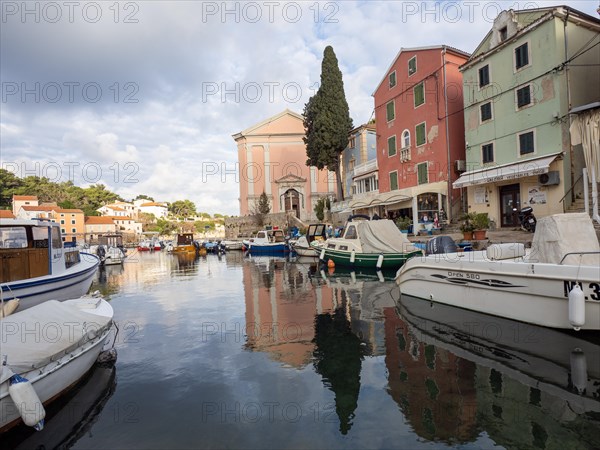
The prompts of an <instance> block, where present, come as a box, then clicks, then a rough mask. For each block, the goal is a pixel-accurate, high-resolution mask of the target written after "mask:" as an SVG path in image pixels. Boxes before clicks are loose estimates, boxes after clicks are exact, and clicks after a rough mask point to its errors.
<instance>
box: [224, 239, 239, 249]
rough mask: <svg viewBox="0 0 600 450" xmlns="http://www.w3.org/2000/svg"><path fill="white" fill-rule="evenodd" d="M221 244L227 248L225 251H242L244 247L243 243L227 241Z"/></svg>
mask: <svg viewBox="0 0 600 450" xmlns="http://www.w3.org/2000/svg"><path fill="white" fill-rule="evenodd" d="M221 244H223V245H224V246H225V250H241V249H242V246H243V242H242V241H234V240H225V241H221Z"/></svg>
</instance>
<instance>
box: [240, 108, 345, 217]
mask: <svg viewBox="0 0 600 450" xmlns="http://www.w3.org/2000/svg"><path fill="white" fill-rule="evenodd" d="M304 136H305V133H304V124H303V119H302V116H301V115H300V114H296V113H294V112H292V111H290V110H287V109H286V110H285V111H283V112H281V113H279V114H277V115H275V116H273V117H269V118H268V119H266V120H264V121H262V122H260V123H258V124H256V125H253V126H251V127H250V128H248V129H246V130H244V131H241V132H239V133H237V134H234V135H233V139H234V140H235V142H236V144H237V147H238V161H239V183H240V198H239V201H240V214H241V215H243V216H245V215H248V214H252V212H253V210H254V207H255V205H256V202H257V201H258V199H259V197H260V196H261V194H262V193H263V192H264V193H265V194H266V195H267V196H268V198H269V201H270V204H271V212H272V213H279V212H293V213H295V214H296V217H298V218H299V219H301V220H308V221H310V220H315V219H316V216H315V213H314V206H315V204H316V202H317V201H318V200H319V199H320V198H323V197H333V196H334V195H335V193H336V182H335V174H334V173H333V172H329V171H327V170H318V169H317V168H316V167H308V166H307V165H306V159H307V156H306V145H305V144H304V141H303V140H302V138H303V137H304Z"/></svg>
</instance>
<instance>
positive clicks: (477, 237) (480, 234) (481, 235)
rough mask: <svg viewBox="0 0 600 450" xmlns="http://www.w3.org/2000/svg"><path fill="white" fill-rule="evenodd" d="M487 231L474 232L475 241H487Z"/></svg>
mask: <svg viewBox="0 0 600 450" xmlns="http://www.w3.org/2000/svg"><path fill="white" fill-rule="evenodd" d="M485 234H486V230H475V231H473V239H475V240H476V241H482V240H484V239H485Z"/></svg>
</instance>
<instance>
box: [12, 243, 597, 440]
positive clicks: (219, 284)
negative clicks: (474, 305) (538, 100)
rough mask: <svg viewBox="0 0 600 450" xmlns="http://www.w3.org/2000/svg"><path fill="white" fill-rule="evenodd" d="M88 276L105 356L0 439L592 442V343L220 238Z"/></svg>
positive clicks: (594, 424)
mask: <svg viewBox="0 0 600 450" xmlns="http://www.w3.org/2000/svg"><path fill="white" fill-rule="evenodd" d="M92 289H99V290H100V291H101V292H102V293H103V294H104V295H105V296H106V298H107V299H109V300H110V302H111V304H112V306H113V308H114V310H115V320H116V322H117V323H118V325H119V328H120V331H119V334H118V336H117V338H116V348H117V350H118V359H117V362H116V365H115V367H114V368H103V367H98V368H95V369H94V370H93V371H92V372H91V373H90V374H89V375H88V377H86V379H85V380H83V382H82V383H81V385H80V386H78V388H77V389H76V390H74V391H73V392H72V393H71V394H70V395H69V396H66V397H65V398H63V399H62V400H61V401H59V402H58V403H56V404H55V405H53V406H52V407H51V408H49V409H48V417H47V424H46V428H45V429H44V430H43V431H42V432H39V433H35V432H31V431H29V430H27V429H25V428H19V429H16V430H13V431H12V432H11V433H9V434H8V435H7V436H2V444H1V446H2V447H3V448H14V447H19V446H20V448H41V447H40V446H41V445H43V446H44V448H53V447H55V446H63V447H72V448H81V449H89V448H98V449H106V448H140V449H150V448H156V449H158V448H160V449H162V448H401V449H415V448H432V447H435V448H437V447H440V448H441V447H448V446H451V447H459V448H466V449H470V448H472V449H475V448H477V449H478V448H492V447H506V448H519V449H523V448H569V449H575V448H600V367H599V365H600V363H599V361H600V355H599V353H600V348H599V347H598V345H595V344H597V341H596V343H595V344H594V343H591V342H590V341H589V340H583V339H580V337H579V336H577V335H572V334H568V335H567V334H564V333H559V332H556V331H553V330H546V329H542V328H538V327H532V326H529V325H525V324H519V323H516V322H511V321H506V320H502V319H498V318H493V317H488V316H483V315H475V314H473V313H469V312H466V311H462V310H457V309H454V308H448V307H442V306H440V305H430V304H429V303H428V302H425V301H422V300H416V299H410V298H404V297H403V298H402V299H401V300H400V294H399V291H398V289H397V287H396V285H395V283H394V282H393V281H385V282H381V281H379V280H378V279H377V277H375V276H362V275H360V274H358V275H354V276H351V274H348V273H341V272H340V271H335V272H334V273H333V274H325V273H319V272H318V271H316V270H315V267H314V266H311V261H310V260H307V261H305V260H299V261H296V260H294V259H292V260H285V259H278V258H267V257H260V258H245V257H243V255H242V254H241V253H235V252H232V253H229V254H227V255H225V256H222V257H217V256H215V255H208V256H207V257H200V258H197V259H194V258H191V259H190V258H186V257H180V256H176V255H169V254H166V253H161V252H156V253H152V254H139V253H133V254H131V255H130V257H129V260H128V261H127V262H126V263H125V264H124V265H123V266H111V267H106V268H104V269H102V270H101V271H100V272H99V273H98V276H97V281H95V282H94V285H93V286H92ZM399 300H400V301H399Z"/></svg>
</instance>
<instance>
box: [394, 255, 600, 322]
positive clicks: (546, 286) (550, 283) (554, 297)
mask: <svg viewBox="0 0 600 450" xmlns="http://www.w3.org/2000/svg"><path fill="white" fill-rule="evenodd" d="M484 255H485V252H467V253H462V254H461V253H449V254H445V255H430V256H427V257H422V258H414V259H412V260H410V261H408V262H407V263H406V264H405V265H404V266H403V267H402V268H401V269H400V270H399V271H398V275H397V277H396V282H397V283H398V285H399V286H400V291H401V293H402V294H403V295H410V296H413V297H418V298H421V299H426V300H431V301H434V302H439V303H443V304H447V305H452V306H457V307H460V308H464V309H468V310H472V311H477V312H481V313H485V314H491V315H494V316H499V317H506V318H508V319H512V320H517V321H521V322H527V323H531V324H535V325H541V326H545V327H551V328H562V329H571V328H573V326H572V325H571V324H570V323H569V301H568V293H569V291H570V290H571V289H572V287H573V285H574V284H575V282H578V283H580V286H581V287H582V289H583V292H584V294H585V318H586V320H585V324H584V325H583V326H582V327H581V329H585V330H600V280H599V279H598V278H599V273H598V268H595V267H591V266H568V265H556V264H541V263H540V264H538V263H533V262H529V263H528V262H523V261H520V262H519V261H514V260H510V261H490V260H486V259H485V256H484Z"/></svg>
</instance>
